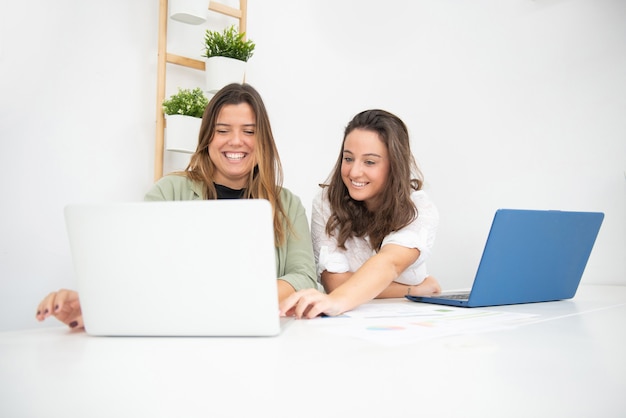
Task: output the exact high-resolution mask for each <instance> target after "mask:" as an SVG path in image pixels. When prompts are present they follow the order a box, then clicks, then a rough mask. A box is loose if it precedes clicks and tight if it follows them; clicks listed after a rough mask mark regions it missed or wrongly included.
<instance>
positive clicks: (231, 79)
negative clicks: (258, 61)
mask: <svg viewBox="0 0 626 418" xmlns="http://www.w3.org/2000/svg"><path fill="white" fill-rule="evenodd" d="M205 65H206V67H205V70H204V73H205V77H206V87H205V90H206V92H207V93H210V94H214V93H216V92H217V91H218V90H220V89H221V88H222V87H224V86H225V85H227V84H230V83H243V82H244V79H245V76H246V62H245V61H241V60H237V59H234V58H226V57H211V58H207V59H206V61H205Z"/></svg>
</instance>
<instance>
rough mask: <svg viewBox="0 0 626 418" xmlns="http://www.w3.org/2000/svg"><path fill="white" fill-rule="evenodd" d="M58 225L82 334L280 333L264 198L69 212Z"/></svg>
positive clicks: (102, 206) (143, 204)
mask: <svg viewBox="0 0 626 418" xmlns="http://www.w3.org/2000/svg"><path fill="white" fill-rule="evenodd" d="M65 220H66V225H67V230H68V236H69V242H70V247H71V252H72V258H73V262H74V267H75V272H76V276H77V281H78V292H79V298H80V301H81V307H82V312H83V319H84V322H85V330H86V332H87V333H88V334H91V335H99V336H272V335H277V334H279V333H280V329H281V327H280V323H281V319H280V318H279V314H278V293H277V283H276V259H275V257H276V256H275V247H274V229H273V221H272V208H271V206H270V203H269V202H268V201H267V200H263V199H245V200H244V199H236V200H209V201H185V202H134V203H106V204H75V205H68V206H66V208H65Z"/></svg>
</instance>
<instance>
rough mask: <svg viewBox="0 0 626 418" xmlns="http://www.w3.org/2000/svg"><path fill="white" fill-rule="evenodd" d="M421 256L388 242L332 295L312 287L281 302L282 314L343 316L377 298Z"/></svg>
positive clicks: (414, 249) (409, 249)
mask: <svg viewBox="0 0 626 418" xmlns="http://www.w3.org/2000/svg"><path fill="white" fill-rule="evenodd" d="M418 257H419V250H418V249H416V248H406V247H402V246H399V245H395V244H388V245H385V246H384V247H383V248H382V249H381V250H380V251H379V252H378V253H377V254H376V255H374V256H372V257H371V258H370V259H369V260H367V261H366V262H365V264H363V265H362V266H361V268H359V269H358V270H357V271H356V272H355V273H354V274H352V275H351V276H350V278H349V279H347V280H346V281H345V282H343V283H342V284H341V285H339V286H338V287H336V288H335V289H334V290H333V291H332V292H330V293H329V294H323V293H321V292H319V291H316V290H312V289H310V290H307V291H301V292H296V293H294V294H293V295H290V296H289V297H287V298H286V299H285V300H284V301H283V302H282V303H281V305H280V312H281V315H288V316H290V315H294V316H296V317H298V318H314V317H316V316H318V315H320V314H326V315H331V316H334V315H340V314H342V313H344V312H346V311H349V310H351V309H353V308H355V307H357V306H359V305H360V304H362V303H365V302H368V301H370V300H372V299H374V298H375V297H376V296H377V295H379V294H380V293H381V292H382V291H383V290H384V289H386V288H387V287H388V286H389V284H390V283H391V282H392V281H393V280H394V279H395V278H396V277H398V276H399V275H400V273H401V272H403V271H404V270H405V269H406V268H407V267H408V266H410V265H411V264H413V263H414V262H415V260H417V258H418Z"/></svg>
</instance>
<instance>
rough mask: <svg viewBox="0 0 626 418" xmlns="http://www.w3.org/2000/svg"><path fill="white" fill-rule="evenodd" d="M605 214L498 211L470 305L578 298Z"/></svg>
mask: <svg viewBox="0 0 626 418" xmlns="http://www.w3.org/2000/svg"><path fill="white" fill-rule="evenodd" d="M603 219H604V214H603V213H600V212H566V211H555V210H522V209H499V210H497V211H496V214H495V216H494V219H493V223H492V226H491V230H490V232H489V237H488V239H487V243H486V245H485V249H484V251H483V255H482V258H481V261H480V264H479V267H478V271H477V273H476V278H475V280H474V284H473V287H472V291H471V295H470V298H469V301H468V304H469V305H470V306H492V305H506V304H516V303H529V302H544V301H550V300H559V299H569V298H572V297H574V295H575V294H576V290H577V289H578V285H579V283H580V279H581V277H582V275H583V272H584V270H585V266H586V264H587V260H588V258H589V255H590V254H591V250H592V248H593V245H594V243H595V240H596V237H597V234H598V231H599V229H600V226H601V224H602V221H603Z"/></svg>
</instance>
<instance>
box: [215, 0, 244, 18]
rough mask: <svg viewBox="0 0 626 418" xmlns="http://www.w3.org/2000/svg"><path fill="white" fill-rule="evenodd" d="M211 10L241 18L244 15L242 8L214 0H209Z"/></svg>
mask: <svg viewBox="0 0 626 418" xmlns="http://www.w3.org/2000/svg"><path fill="white" fill-rule="evenodd" d="M209 10H212V11H214V12H217V13H221V14H223V15H226V16H230V17H234V18H237V19H241V16H243V13H242V12H241V10H239V9H235V8H234V7H230V6H226V5H225V4H222V3H217V2H214V1H211V2H209Z"/></svg>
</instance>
